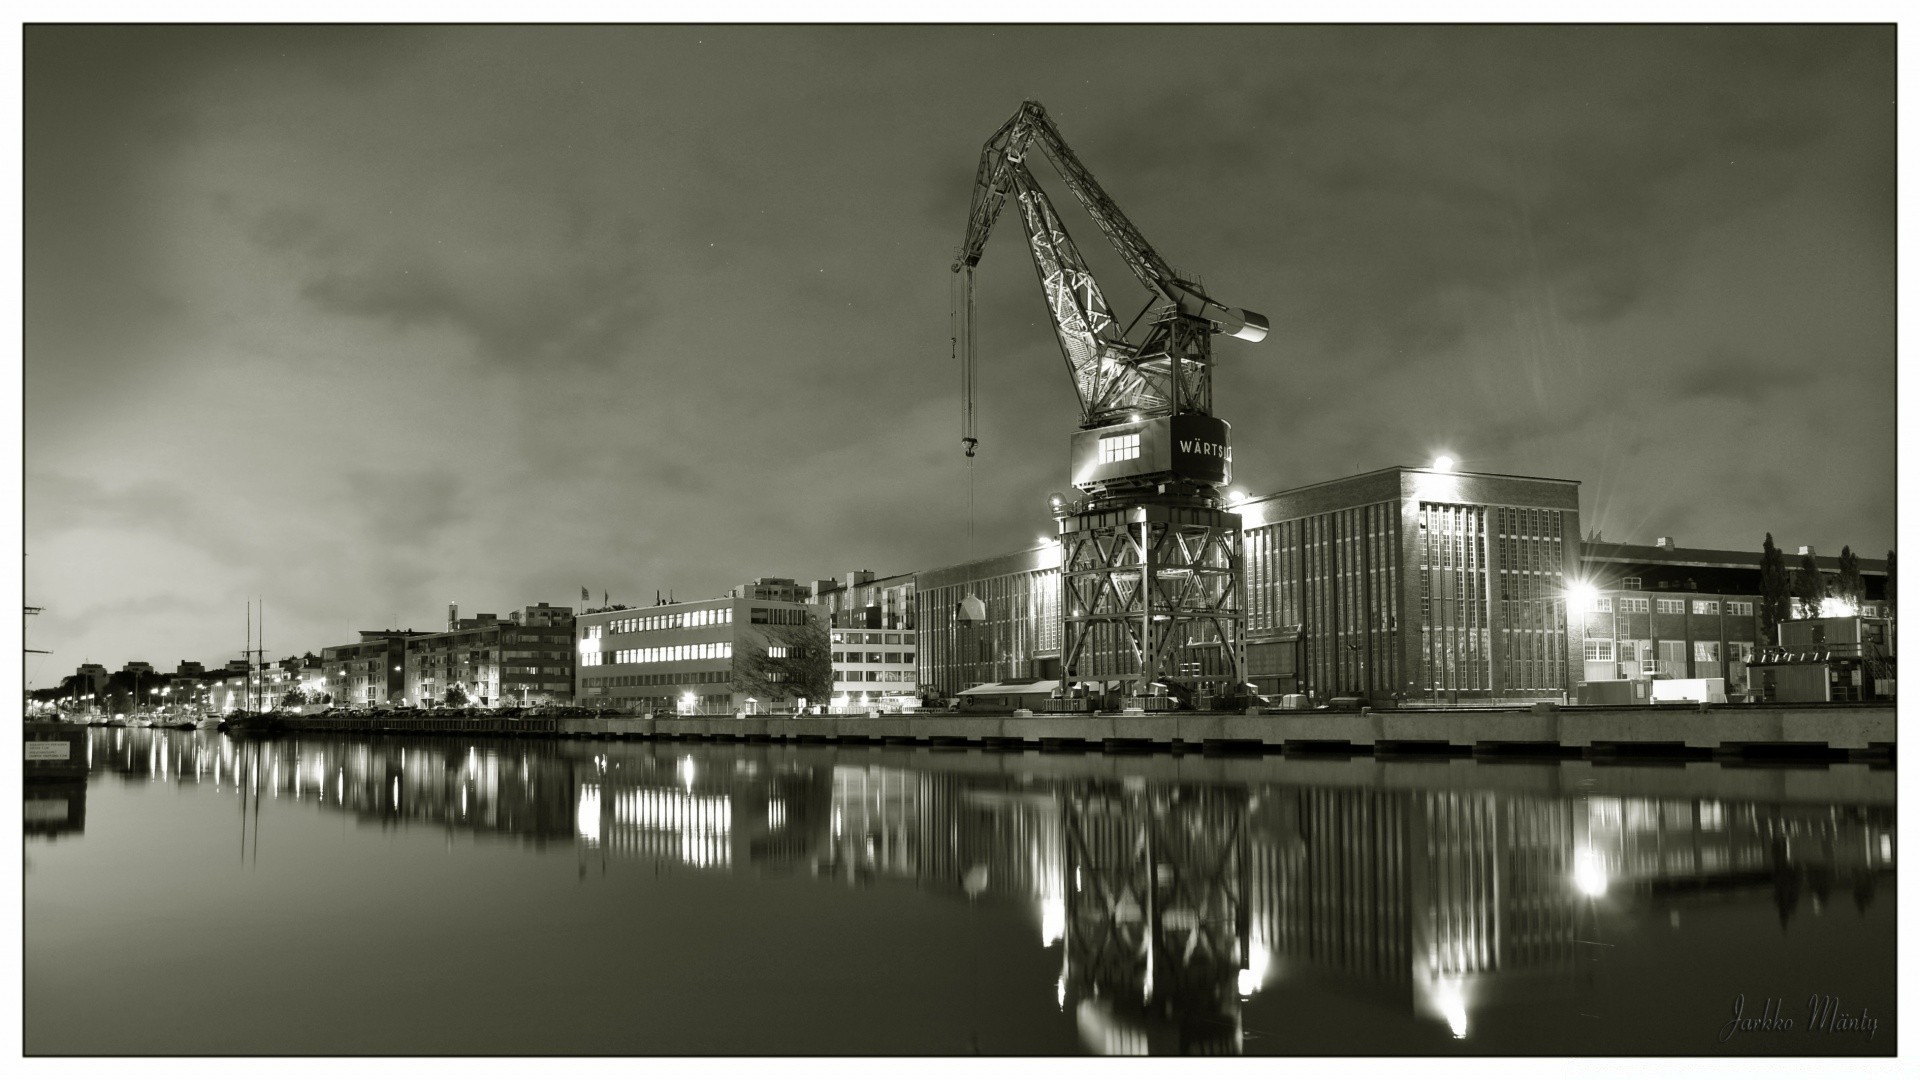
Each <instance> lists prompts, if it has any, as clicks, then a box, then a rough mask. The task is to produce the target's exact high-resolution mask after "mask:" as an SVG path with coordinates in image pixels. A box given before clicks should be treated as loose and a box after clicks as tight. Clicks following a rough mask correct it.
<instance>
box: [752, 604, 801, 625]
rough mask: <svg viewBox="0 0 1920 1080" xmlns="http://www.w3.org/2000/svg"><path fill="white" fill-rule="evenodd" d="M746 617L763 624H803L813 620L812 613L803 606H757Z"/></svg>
mask: <svg viewBox="0 0 1920 1080" xmlns="http://www.w3.org/2000/svg"><path fill="white" fill-rule="evenodd" d="M748 617H749V619H750V621H752V622H754V623H757V624H760V625H764V626H805V625H806V624H807V623H810V622H812V621H813V613H812V612H810V611H807V610H806V609H804V608H763V607H757V608H754V609H753V610H752V612H751V613H750V614H749V616H748Z"/></svg>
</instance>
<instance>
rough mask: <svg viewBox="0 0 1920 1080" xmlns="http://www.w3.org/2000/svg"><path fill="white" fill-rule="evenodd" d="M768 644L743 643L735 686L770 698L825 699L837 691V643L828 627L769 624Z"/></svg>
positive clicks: (761, 696) (740, 689)
mask: <svg viewBox="0 0 1920 1080" xmlns="http://www.w3.org/2000/svg"><path fill="white" fill-rule="evenodd" d="M766 631H767V644H766V645H765V646H761V645H757V644H751V643H748V644H743V645H741V646H740V648H739V650H738V652H737V653H736V654H735V657H734V660H735V663H734V666H733V670H734V676H733V689H734V690H736V691H738V692H740V693H743V694H747V695H749V696H751V697H755V698H759V699H760V700H762V701H770V700H774V699H778V698H786V697H803V698H806V699H807V700H808V701H813V702H821V701H825V700H826V699H827V698H828V697H830V696H831V695H832V693H833V644H832V641H831V640H830V639H829V638H828V637H827V630H826V627H824V626H822V625H820V624H819V623H817V622H813V621H811V620H809V621H807V622H805V623H802V624H801V625H799V626H769V627H767V628H766Z"/></svg>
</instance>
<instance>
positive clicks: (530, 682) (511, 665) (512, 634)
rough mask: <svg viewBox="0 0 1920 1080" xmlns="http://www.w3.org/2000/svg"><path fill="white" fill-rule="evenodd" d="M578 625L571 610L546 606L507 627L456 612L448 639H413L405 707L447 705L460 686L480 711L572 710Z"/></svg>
mask: <svg viewBox="0 0 1920 1080" xmlns="http://www.w3.org/2000/svg"><path fill="white" fill-rule="evenodd" d="M573 621H574V615H573V609H572V608H570V607H561V606H556V605H553V604H546V603H540V604H534V605H531V606H529V607H524V608H521V609H520V610H518V611H514V612H510V613H509V614H508V615H507V617H506V618H504V619H502V618H500V617H499V616H497V615H495V614H493V613H491V612H487V613H483V614H480V615H477V616H475V617H473V618H470V619H462V618H459V617H458V614H457V612H453V611H451V610H450V612H449V619H448V622H449V625H448V627H447V629H446V630H445V631H443V632H441V633H434V634H417V635H414V636H413V637H410V638H408V639H407V642H406V662H405V679H406V683H405V685H406V700H408V701H409V702H412V703H414V704H418V705H432V704H441V703H444V702H445V701H446V699H447V694H448V692H449V690H451V689H452V688H453V687H456V686H457V687H459V688H460V689H461V691H462V692H463V693H464V694H465V695H466V696H467V698H468V700H469V701H471V702H472V703H473V704H475V705H483V706H485V705H499V704H505V703H512V704H516V705H539V704H555V703H564V702H571V701H572V700H573V690H574V686H573V666H574V648H573Z"/></svg>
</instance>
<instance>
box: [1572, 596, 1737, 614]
mask: <svg viewBox="0 0 1920 1080" xmlns="http://www.w3.org/2000/svg"><path fill="white" fill-rule="evenodd" d="M1593 610H1595V611H1600V612H1610V611H1615V610H1618V611H1619V612H1620V613H1621V614H1623V615H1644V614H1646V612H1647V598H1646V597H1644V596H1622V597H1620V598H1619V599H1618V600H1617V601H1616V600H1615V599H1614V598H1613V597H1611V596H1601V597H1596V598H1595V599H1594V601H1593ZM1653 610H1654V611H1656V612H1658V613H1659V614H1661V615H1685V614H1686V613H1687V602H1686V601H1685V600H1674V599H1660V600H1655V601H1654V602H1653ZM1693 613H1694V614H1695V615H1718V614H1720V601H1718V600H1695V601H1694V602H1693ZM1727 614H1729V615H1752V614H1753V601H1751V600H1729V601H1727Z"/></svg>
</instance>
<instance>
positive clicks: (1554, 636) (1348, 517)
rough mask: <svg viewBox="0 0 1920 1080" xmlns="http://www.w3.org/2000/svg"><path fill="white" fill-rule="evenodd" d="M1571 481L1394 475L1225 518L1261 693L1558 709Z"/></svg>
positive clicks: (1573, 541)
mask: <svg viewBox="0 0 1920 1080" xmlns="http://www.w3.org/2000/svg"><path fill="white" fill-rule="evenodd" d="M1579 490H1580V489H1579V483H1578V482H1577V481H1572V480H1554V479H1547V478H1543V477H1529V476H1503V475H1496V474H1488V473H1462V472H1453V471H1443V470H1438V469H1416V468H1408V467H1404V466H1396V467H1393V468H1388V469H1381V470H1378V471H1375V472H1370V473H1363V474H1361V475H1359V476H1351V477H1346V478H1343V479H1340V480H1333V481H1328V482H1326V483H1322V484H1313V485H1309V486H1307V487H1301V488H1295V489H1292V490H1289V491H1283V492H1279V493H1276V494H1273V495H1268V496H1264V497H1262V498H1258V499H1251V500H1248V501H1246V502H1244V503H1242V504H1241V505H1239V506H1237V507H1235V509H1236V510H1237V511H1238V512H1239V513H1240V515H1241V518H1242V529H1243V531H1244V534H1245V537H1246V539H1245V558H1244V563H1243V567H1244V581H1245V586H1244V588H1245V595H1246V599H1245V604H1246V616H1245V625H1246V640H1247V674H1248V677H1249V679H1250V680H1251V681H1252V682H1253V683H1254V685H1255V686H1256V687H1257V688H1258V689H1259V690H1260V691H1261V692H1262V693H1266V694H1291V693H1300V694H1307V695H1309V696H1310V697H1314V698H1319V699H1330V698H1334V697H1346V696H1351V697H1359V698H1362V699H1367V700H1372V701H1379V702H1383V703H1384V702H1386V701H1400V702H1411V703H1421V702H1427V703H1440V704H1451V703H1460V702H1492V701H1528V700H1563V699H1564V695H1566V694H1567V693H1568V692H1570V691H1571V689H1572V687H1573V684H1574V683H1575V682H1576V681H1578V675H1579V672H1578V671H1577V669H1576V667H1575V666H1574V665H1571V664H1570V663H1569V658H1568V650H1567V640H1568V635H1567V628H1568V627H1567V611H1566V590H1567V587H1568V584H1569V582H1570V581H1571V580H1573V578H1574V576H1575V575H1576V573H1577V572H1578V569H1579V555H1580V500H1579Z"/></svg>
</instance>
